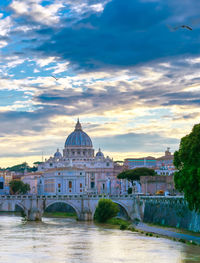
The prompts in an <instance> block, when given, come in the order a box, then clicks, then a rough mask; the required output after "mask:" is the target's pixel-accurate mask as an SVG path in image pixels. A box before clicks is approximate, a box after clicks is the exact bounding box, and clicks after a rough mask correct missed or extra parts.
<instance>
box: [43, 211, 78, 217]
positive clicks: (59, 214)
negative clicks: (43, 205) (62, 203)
mask: <svg viewBox="0 0 200 263" xmlns="http://www.w3.org/2000/svg"><path fill="white" fill-rule="evenodd" d="M43 216H44V217H49V218H53V217H54V218H68V217H69V218H74V219H77V215H76V213H71V212H45V213H44V215H43Z"/></svg>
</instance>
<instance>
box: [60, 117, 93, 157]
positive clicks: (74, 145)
mask: <svg viewBox="0 0 200 263" xmlns="http://www.w3.org/2000/svg"><path fill="white" fill-rule="evenodd" d="M63 157H65V158H68V159H70V158H72V159H78V160H83V161H89V160H91V159H92V158H94V149H93V145H92V140H91V139H90V137H89V136H88V135H87V133H85V132H84V131H83V130H82V126H81V124H80V122H79V119H78V121H77V123H76V126H75V130H74V131H73V132H72V133H71V134H70V135H69V136H68V137H67V139H66V141H65V148H64V150H63Z"/></svg>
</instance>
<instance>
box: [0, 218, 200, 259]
mask: <svg viewBox="0 0 200 263" xmlns="http://www.w3.org/2000/svg"><path fill="white" fill-rule="evenodd" d="M0 231H1V235H0V263H13V262H16V263H63V262H66V263H75V262H76V263H79V262H84V263H93V262H95V263H118V262H127V263H129V262H131V263H132V262H134V263H146V262H147V263H148V262H150V263H190V262H200V248H199V247H195V246H191V245H190V246H188V245H185V244H181V243H178V242H174V241H171V240H168V239H163V238H155V237H146V236H142V235H139V234H138V233H132V232H129V231H120V230H116V229H107V228H103V227H99V226H95V225H94V224H92V223H82V222H76V221H75V220H74V219H63V218H62V219H61V218H60V219H58V218H56V219H52V218H44V219H43V222H39V223H35V222H33V223H23V222H22V220H21V218H20V217H18V216H12V215H2V214H0Z"/></svg>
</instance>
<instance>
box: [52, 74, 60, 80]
mask: <svg viewBox="0 0 200 263" xmlns="http://www.w3.org/2000/svg"><path fill="white" fill-rule="evenodd" d="M51 77H52V78H54V79H55V80H56V81H57V80H59V79H58V78H56V77H54V76H53V75H51Z"/></svg>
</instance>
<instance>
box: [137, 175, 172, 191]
mask: <svg viewBox="0 0 200 263" xmlns="http://www.w3.org/2000/svg"><path fill="white" fill-rule="evenodd" d="M140 184H141V192H142V193H143V194H150V195H155V194H156V193H157V192H158V191H160V190H162V191H163V192H168V193H169V194H174V193H176V190H175V186H174V176H173V175H169V176H141V177H140Z"/></svg>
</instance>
